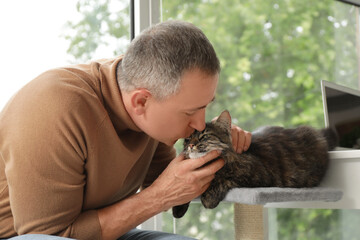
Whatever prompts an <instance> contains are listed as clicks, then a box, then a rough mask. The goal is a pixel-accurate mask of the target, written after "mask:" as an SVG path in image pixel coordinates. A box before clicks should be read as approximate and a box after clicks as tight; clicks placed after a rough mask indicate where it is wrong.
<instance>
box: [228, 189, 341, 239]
mask: <svg viewBox="0 0 360 240" xmlns="http://www.w3.org/2000/svg"><path fill="white" fill-rule="evenodd" d="M342 195H343V193H342V191H341V190H338V189H333V188H324V187H315V188H235V189H232V190H231V191H229V193H228V194H227V195H226V197H225V199H224V201H229V202H235V209H234V213H235V214H234V222H235V237H236V240H262V239H264V229H263V205H265V204H267V203H277V202H299V201H301V202H304V201H305V202H306V201H325V202H336V201H339V200H340V199H341V198H342Z"/></svg>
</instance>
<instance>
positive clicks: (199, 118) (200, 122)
mask: <svg viewBox="0 0 360 240" xmlns="http://www.w3.org/2000/svg"><path fill="white" fill-rule="evenodd" d="M189 126H190V127H191V128H193V129H196V130H198V131H199V132H201V131H202V130H204V129H205V109H201V110H199V111H198V112H197V113H196V114H195V115H194V116H193V117H192V119H191V122H190V124H189Z"/></svg>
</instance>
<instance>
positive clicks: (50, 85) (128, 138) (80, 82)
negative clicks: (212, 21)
mask: <svg viewBox="0 0 360 240" xmlns="http://www.w3.org/2000/svg"><path fill="white" fill-rule="evenodd" d="M119 62H121V57H120V58H117V59H111V60H101V61H96V62H91V63H89V64H82V65H74V66H70V67H65V68H58V69H54V70H50V71H47V72H45V73H43V74H42V75H40V76H38V77H37V78H36V79H34V80H33V81H31V82H30V83H29V84H27V85H26V86H24V87H23V88H22V89H21V90H20V91H19V92H18V93H16V94H15V96H14V97H13V98H12V99H11V100H10V101H9V103H8V104H7V105H6V106H5V108H4V109H3V110H2V112H1V113H0V238H7V237H11V236H16V235H20V234H27V233H43V234H53V235H60V236H64V237H71V238H76V239H100V238H101V229H100V224H99V219H98V216H97V212H96V211H95V210H96V209H99V208H103V207H105V206H108V205H111V204H113V203H115V202H117V201H121V200H122V199H124V198H126V197H128V196H130V195H132V194H134V193H135V192H136V191H137V190H138V189H139V187H140V186H141V185H149V184H151V182H152V181H154V180H155V179H156V177H157V176H158V175H159V174H160V173H161V172H162V170H163V169H164V168H165V167H166V166H167V164H168V163H169V162H170V161H171V160H172V159H173V158H174V157H175V150H174V149H173V148H172V147H168V146H165V145H164V144H162V143H159V142H157V141H155V140H154V139H152V138H150V137H149V136H147V135H146V134H145V133H143V132H141V131H140V129H138V128H137V126H135V124H134V123H133V121H132V120H131V119H130V117H129V115H128V114H127V112H126V110H125V108H124V105H123V102H122V98H121V94H120V91H119V87H118V84H117V81H116V69H117V64H118V63H119Z"/></svg>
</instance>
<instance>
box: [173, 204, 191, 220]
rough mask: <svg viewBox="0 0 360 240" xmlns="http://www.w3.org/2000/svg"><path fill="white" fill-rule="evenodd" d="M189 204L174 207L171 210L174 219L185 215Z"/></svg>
mask: <svg viewBox="0 0 360 240" xmlns="http://www.w3.org/2000/svg"><path fill="white" fill-rule="evenodd" d="M189 204H190V203H185V204H183V205H179V206H175V207H173V208H172V214H173V216H174V217H175V218H181V217H182V216H184V215H185V213H186V211H187V210H188V208H189Z"/></svg>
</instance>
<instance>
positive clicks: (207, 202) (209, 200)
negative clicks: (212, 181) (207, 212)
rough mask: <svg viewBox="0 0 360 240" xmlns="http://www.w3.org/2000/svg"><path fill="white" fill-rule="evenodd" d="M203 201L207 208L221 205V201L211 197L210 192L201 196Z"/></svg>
mask: <svg viewBox="0 0 360 240" xmlns="http://www.w3.org/2000/svg"><path fill="white" fill-rule="evenodd" d="M201 203H202V205H203V206H204V207H205V208H209V209H213V208H216V207H217V205H219V203H220V201H219V200H218V199H215V198H213V197H211V196H210V195H209V194H206V195H204V194H203V195H202V196H201Z"/></svg>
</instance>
